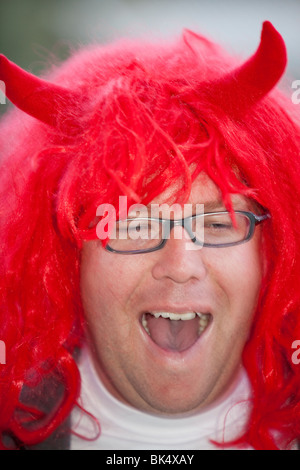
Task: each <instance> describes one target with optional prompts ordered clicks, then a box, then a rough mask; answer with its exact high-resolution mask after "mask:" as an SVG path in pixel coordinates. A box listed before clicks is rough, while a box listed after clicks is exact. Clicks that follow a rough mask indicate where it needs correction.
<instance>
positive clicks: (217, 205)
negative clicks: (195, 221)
mask: <svg viewBox="0 0 300 470" xmlns="http://www.w3.org/2000/svg"><path fill="white" fill-rule="evenodd" d="M204 208H205V212H213V211H215V210H216V209H223V210H226V209H225V206H224V203H223V201H222V200H221V199H217V200H215V201H207V202H205V203H204Z"/></svg>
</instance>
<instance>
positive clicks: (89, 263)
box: [81, 242, 144, 321]
mask: <svg viewBox="0 0 300 470" xmlns="http://www.w3.org/2000/svg"><path fill="white" fill-rule="evenodd" d="M133 258H134V257H130V258H129V257H128V256H126V257H125V256H122V255H114V254H111V253H108V252H107V251H105V250H104V249H103V248H102V247H101V246H99V244H96V243H94V242H89V243H88V244H87V245H86V246H85V247H84V249H83V252H82V258H81V297H82V301H83V306H84V309H85V312H86V315H87V317H89V316H91V315H94V316H97V317H98V318H99V317H100V315H101V319H102V320H103V321H105V316H106V315H108V314H109V315H110V317H111V315H112V314H113V313H114V314H116V312H118V314H120V312H121V311H123V312H124V311H126V306H127V304H128V302H129V300H130V298H131V296H132V295H133V293H134V292H135V289H136V288H137V286H138V284H139V282H140V280H141V278H142V273H143V270H144V267H143V266H140V265H141V263H139V262H138V261H139V260H136V262H134V261H135V260H134V259H133Z"/></svg>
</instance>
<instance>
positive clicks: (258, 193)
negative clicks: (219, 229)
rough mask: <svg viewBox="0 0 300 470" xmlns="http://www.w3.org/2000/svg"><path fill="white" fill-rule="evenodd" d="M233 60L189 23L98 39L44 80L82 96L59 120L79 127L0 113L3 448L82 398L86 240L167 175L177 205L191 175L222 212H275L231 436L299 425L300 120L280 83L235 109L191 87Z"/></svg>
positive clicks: (269, 441)
mask: <svg viewBox="0 0 300 470" xmlns="http://www.w3.org/2000/svg"><path fill="white" fill-rule="evenodd" d="M237 63H238V62H237V60H236V59H233V58H231V57H229V56H228V55H227V54H225V53H224V51H222V50H221V49H220V48H219V47H218V46H216V45H215V44H213V43H211V42H210V41H208V40H206V39H205V38H202V37H200V36H196V35H195V34H193V33H191V32H188V31H186V32H185V33H184V35H183V37H182V38H181V39H179V40H176V41H174V42H165V43H164V44H163V45H162V44H158V43H157V44H156V43H152V44H149V43H147V42H138V43H136V42H134V41H118V42H116V43H114V44H110V45H107V46H102V47H98V46H92V47H90V48H87V49H85V50H83V51H80V52H78V53H77V54H75V56H74V57H73V58H71V59H69V60H68V61H67V62H66V63H65V64H63V65H62V66H61V67H59V68H58V69H56V70H53V71H52V72H51V74H49V76H48V77H47V78H51V80H52V81H53V82H54V83H59V84H60V85H63V86H65V87H69V88H70V89H72V90H74V91H76V93H80V95H81V96H82V100H81V101H80V102H75V98H74V101H73V102H69V103H68V104H66V106H65V107H62V108H61V111H60V113H61V114H60V116H59V117H58V119H59V120H60V121H59V122H60V123H65V121H66V120H68V119H70V116H72V118H73V119H76V120H78V122H79V123H80V129H81V130H80V131H78V132H75V133H74V132H73V133H70V134H69V135H68V134H67V133H66V132H65V131H64V129H63V126H62V125H61V126H56V127H55V126H54V127H51V126H48V125H47V124H45V123H42V122H39V121H37V120H35V119H33V118H32V117H29V116H27V115H25V114H24V113H22V112H21V111H17V110H13V111H11V112H10V113H9V114H8V116H7V117H5V118H4V119H2V122H1V126H0V151H1V171H0V175H1V176H0V181H1V188H0V213H1V217H0V243H1V255H0V256H1V263H0V270H1V286H0V339H1V340H3V341H5V345H6V355H7V364H6V365H0V384H1V393H0V435H1V446H2V448H8V447H10V446H11V445H12V442H14V446H17V447H19V446H20V447H22V446H24V445H34V444H37V443H39V442H43V441H44V440H45V439H46V438H47V437H49V436H50V435H51V434H52V433H53V432H54V430H55V429H57V428H58V427H59V426H60V425H61V424H62V423H63V422H65V420H66V419H67V417H68V416H69V415H70V413H71V411H72V409H73V407H74V406H75V405H76V403H77V401H78V398H79V395H80V374H79V371H78V368H77V364H76V352H77V350H78V349H79V350H80V348H81V346H82V344H83V341H84V312H83V309H82V305H81V299H80V285H79V271H80V252H81V246H82V243H83V242H84V241H85V240H89V239H92V238H94V237H95V227H93V226H91V221H92V220H93V218H94V217H95V214H96V209H97V207H98V205H99V204H102V203H111V204H115V205H117V203H118V198H119V196H120V195H126V196H128V198H129V205H130V204H131V203H133V202H141V203H143V204H148V203H150V202H151V200H153V198H154V197H155V196H157V195H158V194H160V193H162V191H163V190H164V189H166V188H167V187H170V186H171V185H172V187H173V185H174V181H176V182H177V186H176V191H175V192H173V194H172V199H173V200H174V201H177V202H182V203H183V202H185V201H186V200H187V199H188V196H189V193H190V190H191V184H192V182H193V181H194V179H195V178H196V177H197V175H198V174H199V173H201V172H205V173H206V174H207V175H208V176H209V177H210V178H211V179H212V180H213V181H214V182H215V183H216V184H217V185H218V187H219V188H220V190H221V192H222V195H223V199H224V202H225V204H226V206H227V207H230V194H232V193H241V194H244V195H246V196H247V197H250V198H252V199H253V200H255V201H256V202H257V203H258V204H260V205H261V206H262V207H264V208H265V209H266V210H268V211H269V212H270V214H271V220H270V221H268V222H267V223H265V224H264V228H263V230H264V245H263V246H264V257H265V259H266V261H267V272H266V275H265V278H264V279H263V282H262V287H261V295H260V299H259V303H258V307H257V312H256V316H255V321H254V323H253V329H252V331H251V336H250V339H249V341H248V343H247V345H246V347H245V350H244V356H243V361H244V365H245V368H246V370H247V373H248V376H249V379H250V382H251V386H252V400H251V403H249V406H250V407H251V414H250V418H249V422H248V423H247V427H246V428H245V430H244V433H243V435H242V436H241V438H240V439H239V440H238V441H237V442H236V443H237V444H249V445H251V446H252V447H253V448H255V449H277V448H287V447H288V446H289V445H290V443H291V442H293V441H294V440H295V439H297V438H298V437H299V436H300V409H299V406H300V405H299V403H300V368H299V366H297V365H294V364H293V363H292V361H291V344H292V342H293V341H294V340H295V339H298V338H300V291H299V280H300V229H299V224H298V223H297V216H298V215H299V214H300V185H299V175H300V126H299V120H298V121H297V117H296V116H295V112H294V111H295V105H293V104H292V103H291V100H290V99H288V98H285V97H284V96H283V95H282V94H281V93H280V92H279V91H274V90H273V91H271V92H270V93H268V94H267V96H264V97H263V98H262V99H260V100H258V101H257V102H255V103H253V104H249V106H248V108H247V109H242V103H240V102H237V101H234V99H235V98H234V96H232V97H231V99H232V101H234V106H233V108H234V110H235V111H239V107H241V112H240V113H237V114H238V116H237V115H233V114H232V112H231V111H230V110H229V109H226V108H224V107H222V106H219V104H218V100H216V99H214V97H213V96H211V93H209V92H208V93H203V92H202V88H201V83H209V80H211V78H212V77H213V78H214V79H216V80H218V79H219V78H221V77H222V76H223V75H224V74H227V73H229V72H230V71H231V70H232V68H233V67H235V66H236V65H237ZM208 90H210V89H209V88H208ZM74 96H75V95H74ZM67 106H68V108H67ZM74 110H76V111H74ZM47 381H50V383H55V384H56V386H53V387H49V389H48V394H49V395H51V394H53V400H54V403H55V405H53V404H51V406H50V405H49V406H43V402H45V401H46V400H45V397H43V396H40V395H41V393H39V392H38V390H41V389H42V385H43V384H45V383H48V382H47ZM37 396H38V398H39V399H38V402H39V405H37V404H36V402H37V399H36V397H37ZM33 397H34V398H33ZM50 402H51V400H50Z"/></svg>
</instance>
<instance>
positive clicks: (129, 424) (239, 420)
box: [71, 350, 250, 450]
mask: <svg viewBox="0 0 300 470" xmlns="http://www.w3.org/2000/svg"><path fill="white" fill-rule="evenodd" d="M79 368H80V372H81V379H82V390H81V402H80V404H81V405H82V406H83V408H84V409H85V410H86V411H88V412H89V413H91V414H92V415H93V416H94V417H95V418H96V419H97V420H98V421H99V423H100V426H101V434H100V436H99V437H98V438H97V439H95V440H84V439H82V438H79V437H78V436H76V435H72V439H71V450H101V449H102V450H133V449H139V450H147V449H150V450H161V449H165V450H166V449H168V450H172V449H176V450H213V449H216V447H215V445H214V444H212V443H211V442H210V439H215V440H218V441H219V442H220V441H222V440H223V439H225V440H226V441H227V440H229V439H232V438H234V437H237V436H238V435H239V432H241V430H242V426H243V423H244V422H245V419H246V416H247V411H248V406H247V397H248V396H249V389H250V387H249V383H248V380H247V376H246V373H245V372H244V371H243V370H242V369H241V371H240V373H239V376H238V378H237V380H236V381H235V383H234V384H232V387H231V389H230V390H228V392H227V393H226V396H225V397H223V398H222V400H220V401H219V402H217V403H215V404H214V406H211V407H210V408H207V409H206V410H204V411H201V412H199V411H198V412H197V413H193V414H190V415H188V416H187V415H184V416H183V417H178V416H176V417H164V416H163V417H161V416H156V415H152V414H149V413H145V412H142V411H139V410H137V409H135V408H133V407H131V406H129V405H126V404H124V403H122V402H120V401H119V400H117V399H116V398H115V397H113V396H112V395H111V394H110V393H109V392H108V391H107V389H106V388H105V387H104V385H103V384H102V383H101V381H100V379H99V377H98V375H97V373H96V371H95V369H94V367H93V364H92V360H91V359H90V358H89V355H88V352H87V351H85V350H84V351H83V354H82V356H81V359H80V363H79ZM72 429H73V431H74V432H76V433H78V434H80V435H83V436H85V437H86V438H90V439H92V438H94V437H95V435H96V433H97V428H96V426H95V421H94V420H93V419H92V418H91V417H90V416H88V415H86V414H85V413H83V412H82V411H81V410H80V409H78V410H75V411H74V412H73V413H72Z"/></svg>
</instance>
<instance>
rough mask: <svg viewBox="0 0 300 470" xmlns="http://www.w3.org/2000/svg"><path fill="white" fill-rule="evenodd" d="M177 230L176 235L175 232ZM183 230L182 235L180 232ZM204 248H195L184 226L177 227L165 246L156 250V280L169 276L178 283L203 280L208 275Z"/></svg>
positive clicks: (154, 270) (154, 268) (154, 276)
mask: <svg viewBox="0 0 300 470" xmlns="http://www.w3.org/2000/svg"><path fill="white" fill-rule="evenodd" d="M175 231H176V236H174V232H175ZM179 231H181V232H182V233H181V236H179V234H178V232H179ZM202 252H203V249H197V250H195V244H194V243H193V242H192V241H191V238H190V237H189V235H188V234H187V233H186V231H185V229H184V228H181V227H175V228H174V229H173V230H172V232H171V234H170V237H169V239H168V240H167V242H166V244H165V246H164V247H163V248H162V249H161V250H158V251H157V252H156V257H157V258H156V261H155V263H154V265H153V267H152V276H153V278H154V279H156V280H161V279H166V278H169V279H171V280H173V281H174V282H177V283H186V282H189V281H190V280H201V279H204V278H205V277H206V275H207V266H206V263H205V261H204V259H203V253H202Z"/></svg>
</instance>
